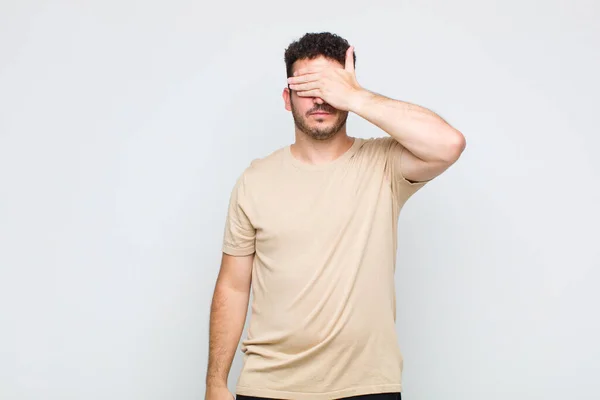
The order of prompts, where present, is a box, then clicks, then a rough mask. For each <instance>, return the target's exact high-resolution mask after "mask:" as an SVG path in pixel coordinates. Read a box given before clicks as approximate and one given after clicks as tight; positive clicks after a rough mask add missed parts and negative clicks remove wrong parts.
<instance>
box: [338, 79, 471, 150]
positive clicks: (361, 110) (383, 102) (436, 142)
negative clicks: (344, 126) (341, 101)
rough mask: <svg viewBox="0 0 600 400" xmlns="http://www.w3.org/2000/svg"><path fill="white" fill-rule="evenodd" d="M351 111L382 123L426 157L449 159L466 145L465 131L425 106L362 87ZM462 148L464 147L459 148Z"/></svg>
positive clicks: (393, 134)
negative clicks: (462, 132) (460, 130)
mask: <svg viewBox="0 0 600 400" xmlns="http://www.w3.org/2000/svg"><path fill="white" fill-rule="evenodd" d="M350 111H352V112H354V113H355V114H357V115H359V116H361V117H362V118H364V119H366V120H367V121H369V122H371V123H373V124H374V125H376V126H378V127H379V128H381V129H382V130H384V131H385V132H387V133H388V134H389V135H390V136H392V137H393V138H394V139H396V140H397V141H398V142H400V144H402V145H403V146H404V147H406V148H407V149H408V150H409V151H410V152H411V153H412V154H414V155H415V156H416V157H418V158H420V159H421V160H424V161H449V160H452V159H453V158H454V157H455V156H456V153H457V151H458V150H459V149H460V148H461V147H463V146H464V137H463V135H462V134H461V133H460V132H459V131H457V130H456V129H454V128H453V127H451V126H450V125H449V124H448V123H447V122H446V121H444V120H443V119H442V118H441V117H440V116H439V115H437V114H436V113H434V112H433V111H431V110H428V109H426V108H424V107H421V106H418V105H415V104H411V103H407V102H403V101H400V100H394V99H390V98H388V97H385V96H382V95H379V94H377V93H373V92H370V91H368V90H366V89H363V90H360V91H359V92H358V93H357V94H356V97H355V99H354V101H352V106H351V109H350ZM459 152H460V151H459Z"/></svg>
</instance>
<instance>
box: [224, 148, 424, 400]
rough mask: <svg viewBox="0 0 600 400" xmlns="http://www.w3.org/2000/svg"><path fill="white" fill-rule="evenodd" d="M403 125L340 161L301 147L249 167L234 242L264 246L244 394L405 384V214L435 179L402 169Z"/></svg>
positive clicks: (324, 395) (227, 247)
mask: <svg viewBox="0 0 600 400" xmlns="http://www.w3.org/2000/svg"><path fill="white" fill-rule="evenodd" d="M402 150H403V147H402V146H401V145H400V144H399V143H398V142H397V141H396V140H395V139H393V138H392V137H383V138H371V139H361V138H355V140H354V143H353V145H352V147H351V148H350V149H349V150H348V151H346V152H345V153H344V154H343V155H341V156H340V157H338V158H337V159H335V160H334V161H333V162H330V163H327V164H323V165H310V164H307V163H304V162H302V161H300V160H298V159H296V158H295V157H294V156H293V155H292V153H291V152H290V147H289V146H287V147H284V148H281V149H279V150H277V151H275V152H273V153H271V154H270V155H268V156H267V157H264V158H261V159H257V160H254V161H253V162H252V163H251V164H250V166H249V167H248V168H247V169H246V170H245V171H244V173H243V174H242V175H241V176H240V178H239V179H238V181H237V183H236V185H235V187H234V189H233V191H232V195H231V199H230V205H229V210H228V215H227V221H226V224H225V233H224V243H223V252H224V253H226V254H230V255H234V256H242V255H249V254H252V253H255V257H254V265H253V268H252V294H253V302H252V308H251V316H250V321H249V327H248V332H247V338H246V339H245V340H243V341H242V346H241V350H242V351H243V352H244V365H243V369H242V372H241V375H240V377H239V380H238V383H237V388H236V392H237V394H242V395H248V396H257V397H267V398H276V399H310V400H321V399H323V400H329V399H335V398H341V397H348V396H357V395H363V394H371V393H384V392H400V391H401V390H402V367H403V357H402V353H401V351H400V349H399V346H398V341H397V337H396V329H395V321H396V298H395V284H394V271H395V261H396V244H397V243H396V241H397V239H396V238H397V221H398V216H399V212H400V209H401V208H402V205H403V204H404V202H405V201H406V200H407V199H408V198H409V197H410V196H411V195H412V194H413V193H415V192H416V191H417V190H418V189H420V188H421V187H423V185H425V182H419V183H411V182H409V181H408V180H406V179H404V177H403V176H402V175H401V173H400V154H401V152H402Z"/></svg>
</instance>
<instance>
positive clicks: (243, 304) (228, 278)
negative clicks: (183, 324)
mask: <svg viewBox="0 0 600 400" xmlns="http://www.w3.org/2000/svg"><path fill="white" fill-rule="evenodd" d="M253 260H254V254H251V255H248V256H239V257H236V256H231V255H228V254H225V253H223V257H222V260H221V268H220V271H219V276H218V277H217V282H216V284H215V290H214V294H213V299H212V303H211V310H210V327H209V353H208V371H207V374H206V397H205V398H206V400H231V399H233V398H234V397H233V395H232V394H231V393H230V392H229V390H228V389H227V378H228V376H229V371H230V369H231V363H232V361H233V358H234V356H235V352H236V349H237V346H238V344H239V341H240V337H241V335H242V331H243V329H244V323H245V321H246V313H247V311H248V302H249V299H250V284H251V280H252V263H253Z"/></svg>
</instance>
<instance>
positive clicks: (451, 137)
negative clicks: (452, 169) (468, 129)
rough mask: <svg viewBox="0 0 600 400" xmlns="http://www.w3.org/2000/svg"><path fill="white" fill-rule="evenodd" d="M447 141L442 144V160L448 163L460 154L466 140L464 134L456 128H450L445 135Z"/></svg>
mask: <svg viewBox="0 0 600 400" xmlns="http://www.w3.org/2000/svg"><path fill="white" fill-rule="evenodd" d="M447 138H448V139H447V142H446V145H445V146H444V152H443V153H444V154H443V155H442V157H441V158H442V160H443V161H444V162H445V163H447V164H448V165H451V164H454V163H455V162H456V161H457V160H458V159H459V158H460V156H461V155H462V153H463V151H465V148H466V147H467V140H466V139H465V136H464V135H463V134H462V133H461V132H460V131H458V130H456V129H452V132H450V133H449V134H448V135H447Z"/></svg>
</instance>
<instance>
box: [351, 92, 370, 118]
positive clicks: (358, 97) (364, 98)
mask: <svg viewBox="0 0 600 400" xmlns="http://www.w3.org/2000/svg"><path fill="white" fill-rule="evenodd" d="M372 98H373V93H371V92H370V91H368V90H367V89H363V88H361V89H359V90H358V91H357V92H356V93H355V94H354V96H353V97H352V100H351V101H350V107H349V111H351V112H353V113H355V114H357V115H361V112H362V110H363V108H364V106H365V104H368V102H369V101H370V100H371V99H372Z"/></svg>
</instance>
